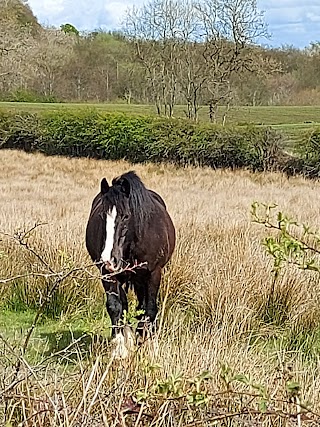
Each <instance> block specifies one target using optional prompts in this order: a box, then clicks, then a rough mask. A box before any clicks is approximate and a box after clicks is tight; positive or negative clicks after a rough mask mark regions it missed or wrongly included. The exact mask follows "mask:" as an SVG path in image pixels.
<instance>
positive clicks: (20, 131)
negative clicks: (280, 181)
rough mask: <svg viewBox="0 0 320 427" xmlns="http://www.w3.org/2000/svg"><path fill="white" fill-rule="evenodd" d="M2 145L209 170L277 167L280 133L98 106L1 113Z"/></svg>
mask: <svg viewBox="0 0 320 427" xmlns="http://www.w3.org/2000/svg"><path fill="white" fill-rule="evenodd" d="M0 146H2V147H9V148H20V149H25V150H39V151H42V152H43V153H45V154H48V155H53V154H59V155H67V156H86V157H95V158H102V159H109V160H118V159H126V160H128V161H130V162H133V163H134V162H146V161H151V162H171V163H174V164H177V165H181V166H184V165H195V166H209V167H213V168H220V167H226V168H242V167H244V168H248V169H251V170H268V169H273V168H276V167H278V166H279V165H278V160H279V159H280V158H281V153H282V149H281V137H280V135H279V134H278V133H277V132H276V131H274V130H272V129H269V128H262V127H259V128H258V127H253V126H245V127H239V126H238V127H235V126H233V127H222V126H212V125H209V124H206V125H200V124H194V123H190V122H189V121H187V120H183V119H163V118H162V119H160V118H155V117H147V116H140V117H139V116H128V115H125V114H102V113H99V112H97V111H96V110H81V111H74V110H72V111H69V110H64V111H50V112H42V113H38V114H30V113H24V114H15V113H2V114H1V115H0Z"/></svg>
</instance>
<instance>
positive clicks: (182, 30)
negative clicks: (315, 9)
mask: <svg viewBox="0 0 320 427" xmlns="http://www.w3.org/2000/svg"><path fill="white" fill-rule="evenodd" d="M0 36H1V37H0V98H1V99H2V100H21V101H49V102H50V101H72V102H127V103H143V104H149V103H153V104H154V105H155V107H156V109H157V112H158V113H159V114H164V115H167V116H171V115H173V114H174V107H175V105H176V104H185V105H186V106H187V107H186V115H187V116H188V117H189V118H191V119H194V120H196V119H197V115H198V109H199V106H200V105H203V104H205V105H208V114H209V116H210V119H211V120H212V121H215V117H216V112H217V108H218V107H219V106H220V105H224V106H226V107H227V109H228V107H230V106H232V105H254V106H255V105H312V104H319V100H320V43H316V42H314V43H310V46H309V47H306V48H304V49H297V48H294V47H292V46H283V47H281V48H277V49H274V48H273V49H272V48H266V47H262V46H261V45H259V43H258V41H261V40H262V39H263V38H265V40H266V42H267V41H268V38H267V37H268V31H267V26H266V23H265V22H264V16H263V14H262V13H261V12H260V11H259V10H258V8H257V4H256V0H206V1H202V0H150V1H149V3H146V4H145V5H144V6H142V7H140V8H132V9H131V10H129V11H128V12H127V15H126V17H125V19H124V22H123V25H122V30H121V32H117V33H116V32H105V31H100V30H98V31H93V32H85V33H80V32H79V31H78V30H77V29H76V28H75V27H74V26H73V25H71V24H62V25H61V27H60V28H44V27H43V26H41V25H40V24H39V23H38V22H37V19H36V18H35V16H34V15H33V13H32V10H31V9H30V7H29V5H28V4H27V2H26V1H24V0H0ZM227 109H226V111H227Z"/></svg>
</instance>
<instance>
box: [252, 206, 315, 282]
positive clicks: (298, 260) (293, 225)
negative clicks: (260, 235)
mask: <svg viewBox="0 0 320 427" xmlns="http://www.w3.org/2000/svg"><path fill="white" fill-rule="evenodd" d="M276 208H277V205H276V204H272V205H266V204H263V203H261V204H259V203H257V202H255V203H253V204H252V211H251V213H252V217H253V221H254V222H256V223H258V224H262V225H264V226H265V227H267V228H269V229H272V230H277V231H278V234H277V235H276V236H273V235H272V236H268V237H266V238H265V240H264V246H265V248H266V251H267V253H268V254H270V255H271V256H272V257H273V261H274V264H273V272H274V273H275V276H276V277H278V276H279V274H280V272H281V270H282V268H283V267H285V266H286V265H293V266H295V267H297V268H299V269H300V270H309V271H316V272H318V273H320V259H319V255H320V233H319V232H318V231H314V230H312V228H311V227H310V226H308V225H306V224H299V223H298V222H297V221H296V220H295V219H293V218H291V217H289V216H287V215H285V214H283V213H282V212H281V211H278V212H275V209H276Z"/></svg>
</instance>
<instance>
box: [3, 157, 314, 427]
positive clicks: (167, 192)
mask: <svg viewBox="0 0 320 427" xmlns="http://www.w3.org/2000/svg"><path fill="white" fill-rule="evenodd" d="M0 155H1V165H2V167H1V170H0V193H1V195H2V196H1V211H0V231H1V232H4V233H7V234H9V235H13V234H14V233H15V232H16V231H17V230H19V229H20V230H23V229H28V228H29V227H32V226H33V225H34V224H35V222H41V223H45V225H43V226H41V227H39V228H38V229H37V230H36V231H35V233H34V234H33V235H31V236H30V238H29V239H28V242H29V244H30V245H31V246H32V247H34V248H35V250H36V251H37V252H38V253H40V254H41V255H42V256H43V258H44V259H45V261H46V262H47V263H48V264H49V265H50V266H51V267H52V268H53V269H55V270H59V269H62V268H65V266H67V267H68V266H69V267H70V266H72V265H74V266H79V265H80V266H81V265H87V263H88V261H89V258H88V255H87V253H86V250H85V246H84V233H85V226H86V221H87V217H88V214H89V211H90V206H91V202H92V199H93V197H94V196H95V194H96V193H97V192H98V190H99V183H100V180H101V178H102V177H104V176H105V177H106V178H107V179H108V180H109V181H110V180H111V179H112V178H113V177H114V176H117V175H119V174H121V173H123V172H125V171H128V170H130V169H131V168H132V165H130V164H128V163H126V162H124V161H121V162H111V161H103V160H99V161H97V160H93V159H76V158H72V159H69V158H63V157H45V156H43V155H40V154H27V153H24V152H19V151H14V150H2V151H1V153H0ZM134 168H135V170H136V171H137V173H138V174H139V175H140V176H141V178H142V180H143V181H144V182H145V184H146V185H147V187H149V188H152V189H154V190H156V191H158V192H159V193H160V194H161V196H162V197H163V198H164V200H165V201H166V204H167V206H168V210H169V212H170V214H171V216H172V218H173V221H174V223H175V226H176V229H177V247H176V250H175V253H174V256H173V259H172V262H171V264H170V266H169V268H167V269H166V271H165V274H164V277H163V281H162V287H161V293H160V308H161V309H160V312H161V313H163V316H164V317H163V319H164V323H163V325H164V327H163V329H162V331H161V334H160V336H158V337H157V338H155V339H154V340H150V341H147V342H146V343H145V345H143V346H142V347H140V348H138V349H136V350H135V351H134V353H133V354H132V355H131V356H130V358H129V360H127V361H126V362H117V361H115V360H113V359H112V356H111V346H110V344H109V342H108V340H107V338H108V335H109V319H108V316H107V313H106V310H105V308H104V292H103V289H102V286H101V284H100V282H99V280H98V279H92V278H91V276H90V275H89V274H88V273H86V272H84V273H83V274H81V275H77V276H76V277H74V278H70V279H68V280H66V281H65V282H64V283H63V284H62V286H61V288H60V289H59V292H58V294H57V297H56V299H55V301H54V305H53V304H52V305H51V306H50V310H51V311H50V310H49V311H48V314H47V316H46V317H44V318H43V319H42V320H41V322H40V323H39V324H38V326H37V327H36V329H35V331H34V334H33V335H32V337H31V341H30V345H29V346H28V351H27V353H26V355H25V360H26V362H23V366H22V370H21V376H19V379H20V382H19V383H18V385H16V386H15V388H14V393H11V394H10V393H9V392H6V394H5V395H4V399H5V402H6V403H5V406H4V405H3V406H1V405H0V418H1V420H3V419H5V420H6V422H7V423H8V424H7V425H9V422H10V423H11V424H12V425H16V424H18V422H17V420H18V421H19V422H21V423H23V422H24V423H23V424H22V425H32V426H39V427H40V426H43V425H52V426H56V425H57V426H58V425H59V426H66V425H70V426H71V425H72V426H75V425H83V426H87V425H88V426H89V425H90V426H100V425H109V426H112V427H116V426H117V427H118V426H128V427H129V426H130V427H131V426H137V427H138V426H140V427H141V426H150V425H152V426H154V427H160V426H162V427H169V426H172V425H181V426H196V425H203V426H206V425H207V426H209V425H217V426H219V427H226V426H228V427H239V426H258V425H261V426H262V425H263V427H272V426H281V427H293V426H296V425H297V419H296V417H294V416H293V417H292V416H290V415H288V414H293V413H296V411H297V404H296V403H292V402H296V400H295V399H296V398H294V399H293V400H290V399H291V397H292V394H290V393H292V391H290V390H291V389H290V387H291V388H292V387H295V389H294V390H296V393H298V397H299V402H301V404H303V405H304V404H305V405H307V406H308V407H311V408H312V410H313V411H314V413H315V414H319V413H320V399H319V395H320V357H319V353H320V338H319V336H320V304H319V295H320V282H319V277H318V276H317V275H316V274H312V273H310V274H308V275H307V276H306V273H305V272H303V271H296V270H288V272H287V273H286V274H284V275H283V276H282V277H281V279H280V280H279V281H278V282H277V283H276V290H275V292H276V295H277V303H276V304H273V305H272V304H271V303H272V301H271V302H270V289H271V287H272V277H273V276H272V274H271V268H272V265H271V263H270V261H269V260H268V257H267V256H266V254H265V250H264V249H263V247H262V245H261V241H262V239H263V237H264V236H266V235H268V234H269V233H270V230H265V229H264V228H263V227H261V226H258V225H256V224H254V223H252V222H251V218H250V206H251V203H252V202H254V201H260V202H266V203H271V202H274V203H277V204H279V209H281V210H282V211H284V212H286V213H289V214H291V215H292V216H294V217H295V218H296V219H297V220H298V221H300V222H305V223H308V224H310V225H313V226H314V227H317V228H320V204H319V203H318V202H317V201H318V199H319V192H320V183H319V182H317V181H308V180H306V179H304V178H302V177H293V178H290V179H288V178H287V177H285V176H284V175H281V174H276V173H261V174H255V173H250V172H248V171H235V172H231V171H224V170H211V169H206V168H203V169H200V168H175V167H173V166H170V165H166V166H165V165H154V164H145V165H140V164H137V165H135V166H134ZM0 257H1V263H0V279H6V278H9V277H15V276H18V275H23V274H26V273H28V272H30V271H37V272H39V271H40V272H41V271H43V266H42V267H41V266H39V262H38V260H37V259H36V258H35V257H34V256H33V255H32V254H30V253H29V252H28V251H26V250H25V249H24V248H23V247H20V246H19V245H16V244H14V243H13V242H12V239H10V238H8V237H6V236H4V235H3V234H2V236H1V240H0ZM49 279H50V276H48V277H47V279H46V280H49ZM45 290H46V281H44V280H43V278H39V277H31V276H30V277H27V278H22V279H16V280H15V281H13V282H10V283H5V284H4V283H3V284H1V285H0V291H1V304H2V307H3V311H2V313H1V315H0V328H1V337H2V344H1V351H0V384H1V385H2V388H6V387H9V386H10V384H11V382H12V381H13V378H14V371H15V368H14V366H15V363H16V358H15V356H14V355H13V354H15V353H17V352H18V350H19V348H20V347H21V345H23V341H24V339H25V336H26V333H27V330H28V328H29V327H30V326H31V324H32V322H33V319H34V316H35V311H36V308H37V305H39V303H40V301H41V299H42V297H43V295H44V292H45ZM270 316H271V320H272V321H270ZM207 371H209V373H210V376H211V377H210V376H208V375H207V374H204V373H205V372H207ZM199 375H200V377H199ZM201 375H207V376H208V378H207V379H206V380H201V379H199V378H202V377H201ZM195 384H198V386H197V387H198V388H197V387H196V385H195ZM294 384H296V385H294ZM290 396H291V397H290ZM132 399H133V400H132ZM192 399H200V400H199V402H200V403H198V404H196V403H194V402H195V401H194V400H192ZM201 399H203V400H201ZM39 402H40V403H39ZM137 402H138V403H137ZM192 402H193V403H192ZM201 402H202V403H201ZM135 405H136V406H135ZM264 405H265V406H264ZM132 407H134V408H135V411H136V412H134V410H132ZM264 407H265V408H267V409H268V410H266V411H264V410H263V409H259V408H264ZM128 408H131V409H130V410H131V412H126V411H128ZM137 408H138V409H137ZM248 408H249V409H248ZM5 412H6V414H7V416H6V418H5V415H4V414H5ZM140 412H141V414H140ZM139 414H140V415H139ZM226 414H229V415H228V416H226V417H225V415H226ZM230 414H231V415H232V414H234V415H232V416H230ZM30 417H31V418H32V424H31V423H30V424H28V423H29V421H26V420H28V419H29V420H30ZM150 417H151V418H152V423H151V418H150ZM215 417H216V418H215ZM219 417H220V418H219ZM224 417H225V418H224ZM308 417H310V418H308V419H306V420H307V421H306V424H301V425H303V426H304V425H306V426H316V425H318V424H317V422H318V421H316V420H318V418H317V415H312V414H309V415H308ZM121 420H122V421H121ZM210 420H211V421H210ZM312 420H314V421H312ZM4 425H6V423H4Z"/></svg>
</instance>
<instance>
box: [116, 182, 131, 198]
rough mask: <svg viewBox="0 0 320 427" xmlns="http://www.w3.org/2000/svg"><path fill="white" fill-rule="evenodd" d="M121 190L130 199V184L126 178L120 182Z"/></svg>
mask: <svg viewBox="0 0 320 427" xmlns="http://www.w3.org/2000/svg"><path fill="white" fill-rule="evenodd" d="M119 184H120V189H121V191H122V193H124V194H125V195H126V196H127V197H129V194H130V182H129V181H128V180H127V179H126V178H122V179H121V180H120V182H119Z"/></svg>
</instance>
